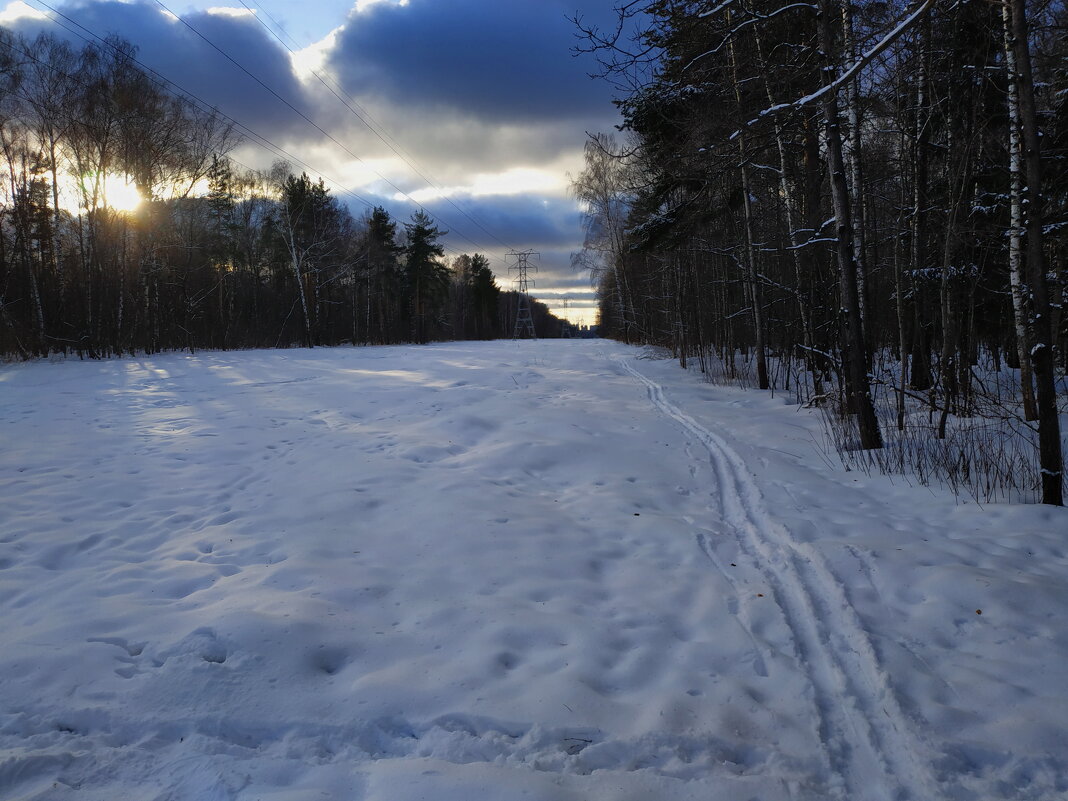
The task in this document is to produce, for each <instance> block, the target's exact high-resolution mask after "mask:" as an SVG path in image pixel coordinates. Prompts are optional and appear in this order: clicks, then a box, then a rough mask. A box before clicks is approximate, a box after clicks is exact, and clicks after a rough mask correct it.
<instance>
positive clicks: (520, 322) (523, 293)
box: [508, 250, 538, 339]
mask: <svg viewBox="0 0 1068 801" xmlns="http://www.w3.org/2000/svg"><path fill="white" fill-rule="evenodd" d="M508 255H509V256H513V257H515V260H516V262H515V264H513V265H512V266H511V267H509V268H508V271H509V272H514V273H515V281H514V282H515V289H516V292H517V293H519V298H518V306H517V308H516V313H515V331H513V332H512V339H522V338H523V337H524V336H525V335H529V336H530V338H531V339H537V338H538V335H537V334H536V333H535V332H534V318H533V317H531V316H530V295H529V294H528V293H529V291H530V287H532V286H534V281H533V280H531V279H530V278H529V277H527V271H528V270H534V272H537V271H538V266H537V265H536V264H535V265H531V264H528V260H529V259H530V257H531V256H537V255H538V252H537V251H534V250H511V251H509V252H508Z"/></svg>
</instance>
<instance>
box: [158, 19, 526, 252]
mask: <svg viewBox="0 0 1068 801" xmlns="http://www.w3.org/2000/svg"><path fill="white" fill-rule="evenodd" d="M156 5H158V6H159V7H160V8H162V9H163V10H164V11H166V12H167V13H168V14H170V15H171V16H173V17H174V18H175V19H177V20H178V21H179V22H181V23H182V24H183V25H184V26H185V27H187V28H188V29H189V30H191V31H192V32H193V33H194V34H196V35H197V36H198V37H200V38H201V39H203V40H204V41H205V42H206V43H207V44H208V45H209V46H210V47H211V48H212V49H214V50H215V51H216V52H217V53H219V55H221V56H222V57H223V58H225V59H226V60H227V61H229V62H230V63H231V64H233V65H234V66H235V67H237V68H238V69H239V70H241V71H242V72H243V73H245V74H246V75H247V76H248V77H250V78H251V79H252V80H254V81H255V82H256V83H257V84H259V85H260V86H262V87H263V88H264V89H266V90H267V91H268V92H269V93H270V94H271V95H272V96H273V97H275V98H276V99H277V100H278V101H279V102H281V103H282V104H283V105H285V106H286V108H288V109H289V110H290V111H292V112H293V113H294V114H296V115H297V116H299V117H300V118H301V119H303V120H304V121H305V122H307V123H308V124H309V125H311V126H312V127H313V128H315V130H317V131H318V132H319V133H321V134H322V135H323V136H325V137H326V138H327V139H329V140H330V141H331V142H333V143H334V144H335V145H337V146H338V147H339V148H341V149H342V150H343V151H345V153H347V154H348V155H349V156H351V157H352V158H354V159H355V160H356V161H358V162H360V163H361V164H366V162H365V161H364V160H363V159H362V158H360V157H359V156H358V155H356V154H355V153H354V152H353V151H352V150H350V149H349V148H348V147H347V146H346V145H345V144H343V143H342V142H341V141H340V140H338V139H337V138H336V137H335V136H334V135H333V134H331V133H330V132H329V131H327V130H326V129H325V128H323V127H322V126H321V125H319V123H317V122H315V120H313V119H312V118H311V117H309V116H308V115H307V114H305V113H304V112H303V111H301V110H300V109H299V108H297V107H296V106H294V105H293V104H292V103H291V102H289V100H287V99H286V98H285V97H283V96H282V95H281V94H279V93H278V92H276V91H275V90H274V89H273V88H271V86H269V85H268V84H267V83H266V82H265V81H263V80H262V79H261V78H260V77H259V76H257V75H256V74H254V73H253V72H252V71H251V70H249V69H248V68H246V67H245V66H244V65H243V64H241V63H240V62H239V61H237V59H235V58H234V57H233V56H231V55H230V54H229V53H227V52H226V51H225V50H224V49H223V48H221V47H219V45H217V44H215V42H213V41H212V40H211V39H209V38H208V37H207V36H205V35H204V34H203V33H201V32H200V31H199V30H197V29H196V28H195V27H194V26H193V25H192V24H191V23H190V22H188V21H187V20H185V19H184V18H182V17H179V16H178V15H177V14H175V13H174V12H173V11H171V10H170V9H169V8H168V7H167V5H166V4H165V3H164V2H163V1H162V0H156ZM249 10H250V11H251V9H249ZM253 16H255V14H253ZM261 24H262V22H261ZM268 30H269V29H268ZM371 172H373V173H374V174H375V175H377V176H378V177H379V178H381V179H382V180H383V181H384V182H385V183H387V184H388V185H389V186H391V187H392V188H393V189H394V190H395V191H396V192H397V193H398V194H400V195H402V196H403V197H406V198H407V199H408V200H409V201H410V202H411V203H412V204H413V205H415V206H418V207H419V208H421V209H423V210H424V211H426V210H425V209H424V208H423V205H422V204H421V203H418V202H417V201H416V200H415V199H414V198H413V197H412V196H411V195H409V194H408V193H407V192H405V191H404V190H403V189H401V188H400V187H399V186H397V185H396V184H395V183H393V181H391V180H390V179H389V178H386V177H385V176H384V175H382V174H381V173H379V172H378V171H377V170H374V169H371ZM428 213H429V212H428ZM431 216H437V217H438V219H439V220H440V221H441V222H442V223H444V224H445V225H447V226H448V227H449V228H450V229H451V230H453V231H454V232H455V233H456V235H457V236H459V237H460V238H461V239H463V240H465V241H467V242H469V243H471V244H472V245H474V246H475V247H476V248H477V247H478V243H477V242H475V240H473V239H471V238H470V237H469V236H467V235H466V234H464V233H463V232H462V231H459V230H457V229H456V228H455V226H452V225H449V223H448V221H447V220H445V219H444V218H443V217H441V215H431ZM506 247H507V246H506Z"/></svg>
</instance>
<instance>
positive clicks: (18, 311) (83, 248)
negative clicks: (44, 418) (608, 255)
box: [0, 29, 562, 358]
mask: <svg viewBox="0 0 1068 801" xmlns="http://www.w3.org/2000/svg"><path fill="white" fill-rule="evenodd" d="M238 142H239V137H238V136H237V135H236V134H235V132H234V130H233V128H232V126H231V125H230V124H228V123H226V122H225V121H223V120H222V118H220V116H218V115H217V114H215V113H213V112H211V111H206V110H204V109H202V108H200V107H198V106H197V105H196V104H194V103H193V102H191V101H189V100H187V99H184V98H181V97H177V96H175V95H174V94H173V93H170V92H169V91H167V89H166V87H165V86H163V85H162V84H161V83H160V82H159V81H158V80H156V79H155V78H153V77H152V76H150V75H147V74H146V73H145V72H144V71H143V70H141V69H140V68H139V67H138V65H137V64H136V63H135V61H134V51H133V49H132V47H131V46H130V45H129V44H128V43H126V42H124V41H122V40H119V39H109V40H107V41H106V42H105V43H104V44H101V45H97V44H87V45H85V46H84V47H82V48H80V49H77V48H74V47H72V46H71V45H70V44H69V43H67V42H65V41H63V40H60V39H57V38H54V37H51V36H48V35H42V36H39V37H38V38H36V39H35V40H33V41H26V40H24V39H22V38H20V37H18V36H15V35H13V34H11V33H10V32H8V31H5V30H3V29H0V149H2V156H0V157H2V159H3V161H2V166H3V171H4V174H3V183H2V188H0V357H2V358H31V357H40V356H46V355H48V354H52V353H66V354H76V355H78V356H81V357H91V358H97V357H106V356H110V355H116V354H123V353H154V352H158V351H162V350H171V349H186V348H188V349H190V350H192V349H198V348H253V347H275V346H288V345H292V344H300V345H305V346H313V345H333V344H338V343H345V342H348V343H355V344H366V343H393V342H428V341H431V340H437V339H462V338H479V339H490V338H494V337H498V336H501V335H507V336H511V334H512V330H513V326H514V306H515V302H514V299H513V298H511V297H510V295H511V294H512V293H507V292H502V291H501V289H500V288H499V287H498V286H497V284H496V281H495V279H494V276H493V273H492V271H491V270H490V267H489V262H488V260H487V259H486V257H485V256H482V255H480V254H475V255H471V256H468V255H461V256H457V257H456V258H454V259H452V260H451V261H448V260H446V259H445V257H444V249H443V247H442V244H441V239H442V237H443V236H444V234H445V232H443V231H441V230H440V229H439V228H438V227H437V226H436V225H435V223H434V221H433V220H432V219H431V218H430V217H429V216H427V215H426V214H425V213H423V212H416V213H415V214H414V215H413V216H412V218H411V220H410V221H409V222H406V223H404V224H403V225H400V224H398V222H397V221H395V220H393V219H391V217H390V215H389V214H388V213H387V212H386V211H385V210H384V209H382V208H375V209H373V210H372V211H370V212H368V214H367V215H366V216H365V217H364V218H362V219H356V218H354V217H353V215H352V214H351V213H350V212H349V210H348V208H347V207H346V206H345V205H344V204H343V203H341V202H340V201H339V200H338V199H337V198H336V197H334V196H333V195H331V193H330V192H329V190H328V189H327V188H326V186H325V185H324V184H323V182H322V181H321V180H320V181H318V182H316V181H313V180H311V179H310V178H309V177H308V176H307V175H306V174H303V173H302V174H300V175H296V174H294V173H293V171H292V170H291V169H290V168H289V165H287V164H285V163H281V162H280V163H276V164H275V165H274V167H273V168H272V169H271V170H267V171H255V170H247V169H243V168H238V167H237V166H236V165H235V164H233V163H232V162H231V161H229V160H228V158H227V154H228V153H229V152H230V151H231V150H232V149H233V148H234V147H235V146H236V145H237V144H238ZM533 311H534V318H535V323H536V326H537V329H538V333H539V334H540V335H541V336H557V335H559V333H560V329H561V326H562V323H561V321H559V320H557V319H556V318H555V317H552V316H551V315H550V314H549V313H548V310H547V309H546V308H545V307H544V306H540V307H538V306H535V307H534V309H533ZM509 314H511V317H510V316H509Z"/></svg>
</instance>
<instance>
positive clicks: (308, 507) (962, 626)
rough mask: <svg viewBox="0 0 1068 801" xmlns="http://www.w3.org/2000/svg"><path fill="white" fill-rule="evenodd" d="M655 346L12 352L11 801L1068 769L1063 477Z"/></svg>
mask: <svg viewBox="0 0 1068 801" xmlns="http://www.w3.org/2000/svg"><path fill="white" fill-rule="evenodd" d="M641 355H642V354H641V353H640V352H639V351H637V350H634V349H628V348H626V347H624V346H621V345H617V344H613V343H608V342H600V341H588V340H583V341H580V340H575V341H569V340H564V341H552V342H522V343H513V342H493V343H465V344H440V345H432V346H424V347H384V348H364V349H335V350H326V349H322V350H314V351H309V350H289V351H265V352H242V353H204V354H198V355H195V356H190V355H188V354H170V355H162V356H153V357H151V358H143V359H127V360H115V361H106V362H81V363H79V362H73V361H72V362H67V363H59V364H22V365H8V366H3V367H0V432H2V436H0V446H2V450H0V609H2V610H3V615H2V617H0V632H2V639H0V643H2V648H0V749H2V751H0V799H3V801H28V800H29V799H38V800H44V799H48V801H52V800H53V799H55V800H56V801H59V799H77V801H142V800H143V801H315V800H321V799H331V800H333V801H372V799H373V801H416V800H417V799H426V800H427V801H483V800H484V801H513V800H514V801H519V799H523V800H524V801H628V800H629V801H674V800H675V799H694V801H698V800H699V801H751V800H756V799H759V801H787V799H792V800H793V801H816V800H817V799H819V800H820V801H823V800H824V799H838V800H840V801H937V799H954V800H957V799H959V800H960V801H972V800H974V801H987V800H988V799H1042V800H1043V801H1047V800H1048V801H1054V799H1064V798H1068V512H1066V511H1065V510H1060V509H1051V508H1048V507H1045V508H1044V507H1037V506H1030V507H1028V506H989V507H984V508H980V507H977V506H976V505H975V504H974V503H965V502H955V501H954V500H953V499H952V498H951V497H950V496H948V495H945V494H940V493H938V492H932V491H930V490H926V489H917V488H912V487H909V486H907V485H905V484H904V483H903V482H902V481H900V480H898V481H896V482H891V481H889V480H888V479H886V478H883V477H878V476H876V477H872V478H867V477H864V476H862V475H858V474H856V473H847V472H845V471H843V470H842V469H841V468H840V467H839V466H838V465H837V463H833V464H832V462H831V460H830V458H829V457H827V456H826V455H825V454H823V453H821V451H820V450H819V448H817V446H816V441H817V440H819V439H820V434H819V431H820V422H819V420H818V419H817V417H816V416H815V415H814V414H813V413H810V412H803V411H798V410H796V409H795V408H794V407H792V406H789V405H786V404H785V403H784V401H783V400H781V399H778V398H771V397H769V396H768V395H767V394H766V393H758V392H749V393H744V392H741V391H738V390H734V389H725V388H720V387H712V386H709V385H707V384H704V383H702V382H701V381H700V379H699V377H697V376H696V375H694V374H687V373H685V372H683V371H681V370H680V369H679V368H678V366H677V365H676V364H675V363H673V362H670V361H665V360H654V359H647V358H638V357H639V356H641Z"/></svg>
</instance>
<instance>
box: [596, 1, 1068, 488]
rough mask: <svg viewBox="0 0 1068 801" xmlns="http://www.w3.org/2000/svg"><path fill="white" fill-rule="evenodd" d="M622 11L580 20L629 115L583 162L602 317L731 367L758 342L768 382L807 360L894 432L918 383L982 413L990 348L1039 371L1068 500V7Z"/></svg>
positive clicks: (1037, 403) (756, 4)
mask: <svg viewBox="0 0 1068 801" xmlns="http://www.w3.org/2000/svg"><path fill="white" fill-rule="evenodd" d="M622 8H623V11H622V12H621V20H620V21H621V23H622V24H621V25H620V27H619V32H611V34H610V35H606V34H605V33H604V32H602V31H598V30H596V29H591V28H588V27H584V26H583V23H582V20H581V19H579V20H576V22H577V23H578V24H579V26H580V28H581V29H582V31H583V34H584V36H585V45H586V49H589V50H591V51H593V52H595V53H597V54H598V55H599V57H600V62H601V65H602V67H603V74H604V76H605V77H607V78H609V79H611V80H615V81H616V82H617V86H619V87H620V88H621V99H620V100H619V103H618V104H619V107H620V109H621V111H622V114H623V118H624V126H623V127H624V130H625V131H627V139H626V140H625V142H624V143H623V144H616V142H615V141H614V140H612V139H611V138H610V137H605V136H600V137H597V138H595V139H593V140H591V141H590V142H589V143H588V144H587V150H586V156H587V159H586V169H585V171H584V172H583V173H582V174H581V175H580V176H579V177H578V179H577V181H576V184H575V189H576V194H577V195H578V196H579V198H580V199H581V200H582V201H584V202H585V204H586V206H587V209H588V211H589V222H590V227H589V235H588V238H587V243H586V245H587V247H586V251H585V252H584V254H583V258H584V259H586V261H587V262H588V263H590V264H592V265H594V266H596V267H597V269H598V270H599V277H600V280H599V291H600V325H601V331H602V332H603V333H604V334H605V335H611V336H615V337H618V338H620V339H625V340H627V341H644V342H653V343H658V344H661V345H664V346H667V347H670V348H672V349H673V350H674V352H675V353H676V354H677V355H678V356H679V357H680V358H682V359H684V360H685V359H686V358H688V357H690V358H693V357H696V358H700V359H701V360H707V359H713V360H719V361H721V362H723V363H724V365H726V369H728V370H730V369H733V365H734V360H735V359H737V358H739V355H744V356H745V357H747V358H751V359H752V361H753V363H754V365H755V372H756V374H757V381H758V383H759V385H760V386H761V387H767V386H769V383H770V382H771V380H772V378H770V377H769V366H768V364H769V358H773V360H774V363H775V364H782V363H783V361H789V362H791V363H793V364H795V365H798V368H799V372H800V371H801V370H803V371H805V375H806V376H807V378H806V382H805V383H806V386H807V387H808V390H809V392H810V393H811V395H812V397H814V398H816V399H817V400H819V399H821V398H822V397H824V396H826V395H828V394H830V393H831V392H832V391H833V392H834V393H836V394H837V397H838V398H839V399H840V401H841V403H842V410H843V412H845V413H848V415H849V416H850V418H851V419H853V420H854V421H855V423H856V429H855V430H856V436H857V439H858V441H859V442H858V444H859V445H860V446H861V447H863V448H869V449H873V448H880V447H881V446H882V444H883V434H884V432H885V430H886V428H888V427H891V426H893V427H898V428H903V427H904V426H905V417H906V408H907V406H908V403H909V402H910V399H920V400H921V401H922V402H923V404H924V405H925V406H926V407H927V408H928V411H929V412H930V414H931V415H933V416H934V418H935V419H936V420H937V423H938V424H937V428H936V435H937V436H940V437H944V436H945V435H946V427H947V425H949V424H951V423H952V420H953V419H956V418H962V417H967V416H969V415H973V414H975V413H976V411H977V408H978V406H977V397H978V396H979V395H980V394H981V393H982V392H983V389H984V388H983V384H982V378H983V377H982V375H981V372H980V371H978V370H977V369H976V368H977V366H978V365H980V362H981V361H982V363H983V365H984V369H992V370H994V371H995V372H997V371H1000V370H1003V369H1005V368H1009V369H1012V370H1016V371H1018V372H1017V373H1016V375H1017V376H1018V387H1019V392H1018V394H1017V396H1016V398H1015V399H1013V402H1012V403H1010V404H1009V407H1008V408H1002V409H1000V410H999V412H998V414H1004V415H1009V416H1011V415H1016V414H1018V415H1019V416H1020V418H1021V419H1024V420H1026V421H1037V424H1036V425H1035V426H1034V427H1035V428H1036V429H1037V430H1038V432H1039V435H1038V440H1039V448H1040V451H1041V453H1040V462H1041V475H1042V495H1043V498H1044V499H1045V500H1046V501H1047V502H1050V503H1060V501H1061V497H1062V495H1061V493H1062V481H1063V473H1062V458H1061V436H1060V432H1059V426H1058V420H1057V395H1056V382H1057V381H1058V380H1063V371H1064V367H1065V364H1066V359H1068V349H1066V348H1065V345H1066V344H1068V342H1066V329H1065V315H1064V313H1063V301H1064V297H1065V288H1066V280H1065V279H1066V272H1065V269H1066V268H1065V259H1066V253H1068V37H1066V36H1065V31H1066V30H1068V28H1066V25H1068V13H1066V9H1065V4H1064V3H1063V2H1061V1H1060V0H1052V1H1046V0H1039V1H1038V2H1031V3H1029V4H1027V5H1025V0H996V1H995V2H988V0H982V1H981V2H980V0H960V2H953V3H936V2H933V0H919V1H918V2H913V3H910V4H905V3H902V2H899V1H896V0H895V1H892V2H868V1H867V0H859V1H858V2H852V3H850V2H842V1H841V0H817V2H815V3H807V2H805V3H788V2H775V1H774V0H722V1H721V2H693V1H691V0H655V1H654V2H643V3H637V4H635V3H629V4H626V5H624V6H622ZM635 29H636V30H637V34H636V35H635V36H634V38H632V39H629V40H628V39H627V38H626V33H625V32H627V31H631V30H635ZM621 32H622V35H621ZM875 384H880V385H884V386H888V387H889V388H890V391H892V392H893V393H894V397H895V404H894V405H895V406H896V415H895V416H894V417H896V419H894V417H891V418H890V419H889V420H888V419H882V420H880V419H879V418H878V416H877V415H876V413H875V410H874V408H873V401H872V392H873V385H875ZM780 385H781V384H780ZM839 390H841V391H840V392H839Z"/></svg>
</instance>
